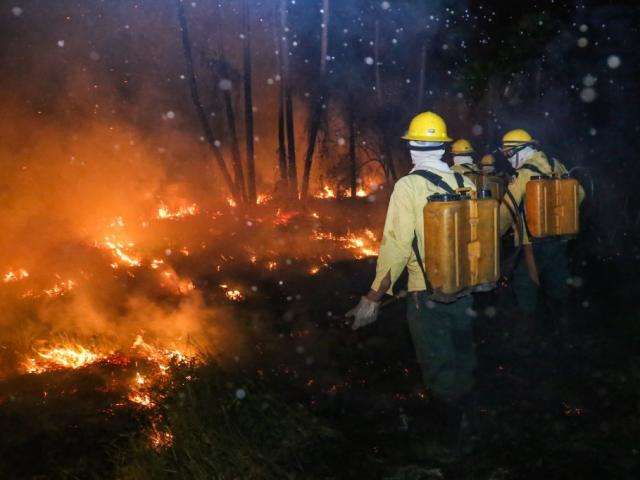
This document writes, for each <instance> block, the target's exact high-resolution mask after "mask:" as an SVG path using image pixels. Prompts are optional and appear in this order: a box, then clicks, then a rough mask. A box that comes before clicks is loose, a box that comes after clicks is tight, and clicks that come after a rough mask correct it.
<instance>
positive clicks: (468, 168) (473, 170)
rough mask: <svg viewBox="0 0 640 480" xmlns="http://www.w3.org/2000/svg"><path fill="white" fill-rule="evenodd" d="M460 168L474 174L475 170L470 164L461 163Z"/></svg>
mask: <svg viewBox="0 0 640 480" xmlns="http://www.w3.org/2000/svg"><path fill="white" fill-rule="evenodd" d="M461 166H462V168H466V169H467V170H468V171H470V172H472V173H476V169H475V168H473V167H472V166H471V165H470V164H468V163H463V164H462V165H461Z"/></svg>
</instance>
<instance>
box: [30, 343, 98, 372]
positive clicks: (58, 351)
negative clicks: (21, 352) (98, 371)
mask: <svg viewBox="0 0 640 480" xmlns="http://www.w3.org/2000/svg"><path fill="white" fill-rule="evenodd" d="M104 358H106V357H105V355H103V354H101V353H97V352H94V351H92V350H88V349H87V348H85V347H83V346H82V345H77V344H72V345H66V346H64V345H59V346H56V347H52V348H48V349H42V350H39V351H37V352H36V356H35V357H32V358H28V359H27V360H26V361H25V363H24V368H25V371H26V372H27V373H44V372H47V371H49V370H57V369H63V368H70V369H73V370H75V369H77V368H82V367H86V366H87V365H91V364H92V363H95V362H97V361H100V360H103V359H104Z"/></svg>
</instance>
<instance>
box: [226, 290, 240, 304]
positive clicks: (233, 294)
mask: <svg viewBox="0 0 640 480" xmlns="http://www.w3.org/2000/svg"><path fill="white" fill-rule="evenodd" d="M225 295H226V296H227V298H228V299H229V300H231V301H234V302H239V301H241V300H242V299H243V298H244V296H243V295H242V292H241V291H240V290H227V291H226V293H225Z"/></svg>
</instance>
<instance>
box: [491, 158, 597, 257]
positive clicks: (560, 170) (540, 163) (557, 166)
mask: <svg viewBox="0 0 640 480" xmlns="http://www.w3.org/2000/svg"><path fill="white" fill-rule="evenodd" d="M525 165H532V166H533V167H535V168H537V169H538V170H540V171H541V172H542V173H543V174H544V175H551V174H556V175H564V174H566V173H568V171H567V168H566V167H565V166H564V165H563V164H562V163H561V162H559V161H558V160H554V161H553V164H552V163H551V162H550V161H549V159H548V158H547V156H546V155H545V154H544V153H543V152H536V153H535V154H534V155H533V157H531V158H530V159H529V160H527V161H526V162H525V163H524V165H523V166H522V167H520V168H519V169H518V171H517V172H516V175H515V176H514V177H513V178H512V179H511V181H510V182H509V187H508V189H509V192H511V195H512V196H513V199H514V200H515V202H516V204H515V205H513V202H512V200H511V198H510V197H509V195H505V197H504V200H503V201H502V203H501V205H500V234H501V235H504V234H505V233H506V232H507V231H508V230H509V228H511V227H512V225H513V223H514V222H513V215H512V214H511V213H510V212H509V207H511V209H512V210H513V212H515V213H516V214H517V215H518V216H519V217H520V221H521V222H522V225H523V230H524V236H523V241H522V243H523V244H525V245H526V244H529V243H531V240H530V239H529V236H528V235H527V230H526V228H525V227H524V216H523V215H522V212H521V211H520V209H519V206H520V204H521V203H522V202H523V200H524V195H525V192H526V189H527V182H528V181H529V180H530V179H531V177H534V176H537V175H540V174H539V173H537V172H534V171H531V170H529V169H527V168H525ZM578 195H579V197H578V201H579V203H582V200H584V195H585V194H584V189H583V188H582V186H580V188H579V193H578ZM517 230H518V229H516V234H515V244H516V245H519V244H520V241H519V233H520V232H518V231H517Z"/></svg>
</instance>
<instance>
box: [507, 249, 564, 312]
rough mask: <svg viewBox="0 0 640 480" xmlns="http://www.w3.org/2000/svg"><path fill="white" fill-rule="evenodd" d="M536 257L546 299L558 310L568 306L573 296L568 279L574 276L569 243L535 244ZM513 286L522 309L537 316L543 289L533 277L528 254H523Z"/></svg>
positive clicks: (514, 275) (514, 273)
mask: <svg viewBox="0 0 640 480" xmlns="http://www.w3.org/2000/svg"><path fill="white" fill-rule="evenodd" d="M533 254H534V257H535V259H536V266H537V267H538V277H539V279H540V286H541V288H542V289H543V290H544V293H545V296H546V297H548V299H549V300H551V302H550V303H551V305H549V306H550V307H551V308H555V307H558V306H560V305H562V304H564V303H565V302H566V299H567V296H568V294H569V289H568V284H567V280H568V278H569V275H570V273H569V260H568V257H567V242H566V241H563V240H545V241H541V242H538V243H534V244H533ZM511 284H512V286H513V291H514V293H515V296H516V300H517V302H518V306H519V307H520V309H521V310H522V311H523V312H524V313H526V314H533V313H535V311H536V307H537V305H538V293H539V288H538V286H537V285H536V284H535V283H533V281H532V280H531V277H530V276H529V271H528V269H527V262H526V260H525V258H524V253H523V254H521V255H520V259H519V260H518V265H517V266H516V268H515V270H514V272H513V279H512V282H511Z"/></svg>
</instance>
